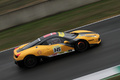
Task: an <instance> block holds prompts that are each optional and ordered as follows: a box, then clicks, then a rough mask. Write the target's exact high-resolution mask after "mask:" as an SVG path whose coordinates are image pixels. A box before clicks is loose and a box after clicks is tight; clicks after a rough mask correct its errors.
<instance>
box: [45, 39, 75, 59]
mask: <svg viewBox="0 0 120 80" xmlns="http://www.w3.org/2000/svg"><path fill="white" fill-rule="evenodd" d="M63 42H64V41H63V40H62V39H61V38H59V37H55V38H52V39H49V40H47V41H45V44H48V53H49V57H52V56H56V55H61V54H65V53H69V52H72V51H74V48H73V47H70V46H67V45H65V44H64V43H63Z"/></svg>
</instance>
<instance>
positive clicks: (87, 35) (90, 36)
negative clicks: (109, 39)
mask: <svg viewBox="0 0 120 80" xmlns="http://www.w3.org/2000/svg"><path fill="white" fill-rule="evenodd" d="M86 37H97V36H96V35H86Z"/></svg>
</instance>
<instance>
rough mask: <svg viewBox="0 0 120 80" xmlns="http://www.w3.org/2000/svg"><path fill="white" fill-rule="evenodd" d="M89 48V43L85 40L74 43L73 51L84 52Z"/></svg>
mask: <svg viewBox="0 0 120 80" xmlns="http://www.w3.org/2000/svg"><path fill="white" fill-rule="evenodd" d="M88 48H89V43H88V42H87V41H85V40H80V41H78V42H76V43H75V50H76V51H78V52H84V51H86V50H87V49H88Z"/></svg>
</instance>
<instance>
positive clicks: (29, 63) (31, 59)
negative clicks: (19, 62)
mask: <svg viewBox="0 0 120 80" xmlns="http://www.w3.org/2000/svg"><path fill="white" fill-rule="evenodd" d="M24 62H25V66H27V67H33V66H35V65H36V59H35V58H34V57H28V58H26V59H25V61H24Z"/></svg>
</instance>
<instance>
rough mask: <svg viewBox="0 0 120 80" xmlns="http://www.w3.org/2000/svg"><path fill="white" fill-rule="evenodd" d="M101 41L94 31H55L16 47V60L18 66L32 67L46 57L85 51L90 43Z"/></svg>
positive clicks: (94, 43)
mask: <svg viewBox="0 0 120 80" xmlns="http://www.w3.org/2000/svg"><path fill="white" fill-rule="evenodd" d="M100 43H101V39H100V35H99V34H98V33H95V32H93V31H88V30H76V31H72V32H70V33H65V32H53V33H49V34H47V35H44V36H42V37H40V38H38V39H36V40H34V41H32V42H30V43H27V44H24V45H21V46H19V47H17V48H15V49H14V60H15V63H16V64H17V65H18V66H25V67H28V68H30V67H34V66H35V65H36V64H37V63H38V62H40V61H42V60H43V59H44V58H45V57H54V56H57V55H61V54H65V53H70V52H73V51H79V52H83V51H85V50H87V49H88V48H89V47H90V45H96V44H97V45H99V44H100Z"/></svg>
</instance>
